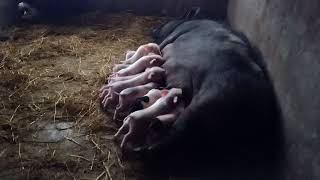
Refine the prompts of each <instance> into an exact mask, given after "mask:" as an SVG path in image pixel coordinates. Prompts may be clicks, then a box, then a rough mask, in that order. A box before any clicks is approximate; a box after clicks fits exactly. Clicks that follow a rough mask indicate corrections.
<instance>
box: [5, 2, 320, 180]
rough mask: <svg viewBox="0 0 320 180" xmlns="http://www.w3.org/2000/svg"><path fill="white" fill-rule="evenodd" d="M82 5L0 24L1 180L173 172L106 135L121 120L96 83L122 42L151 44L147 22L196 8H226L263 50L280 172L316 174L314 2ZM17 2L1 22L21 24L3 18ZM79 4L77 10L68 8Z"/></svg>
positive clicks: (285, 175) (121, 51)
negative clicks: (278, 132) (147, 163)
mask: <svg viewBox="0 0 320 180" xmlns="http://www.w3.org/2000/svg"><path fill="white" fill-rule="evenodd" d="M10 2H12V1H10ZM79 2H81V3H83V5H82V6H81V3H79ZM79 2H78V3H77V4H76V5H75V3H70V4H68V6H67V7H65V9H64V10H65V11H70V12H71V14H70V13H67V17H63V19H61V18H60V19H59V20H58V23H57V21H54V22H51V20H52V19H50V21H47V20H46V19H45V20H41V21H36V22H34V21H31V22H30V21H28V22H26V21H19V22H18V23H15V25H14V26H12V27H10V28H8V29H4V30H3V31H2V32H3V33H4V34H5V36H6V37H8V40H7V41H5V42H1V44H0V46H1V51H0V60H1V64H0V68H1V71H0V73H1V74H0V78H1V81H0V91H1V93H0V97H1V98H0V99H1V106H2V107H1V110H0V123H1V124H0V126H1V129H0V136H1V137H0V138H1V140H0V142H1V144H0V148H1V149H0V169H1V171H0V178H1V179H37V178H38V179H46V178H48V179H103V178H106V179H157V178H158V179H176V177H174V176H173V175H172V172H170V171H169V173H165V172H162V173H160V174H161V175H162V176H159V174H156V175H155V174H153V173H150V171H147V170H146V167H144V166H143V164H142V163H141V162H139V161H126V160H125V159H124V158H123V157H122V153H121V151H120V149H119V147H118V145H117V144H115V143H114V142H113V141H112V137H113V135H114V133H115V132H116V131H117V128H118V126H117V125H116V124H115V123H114V122H112V121H111V117H112V115H110V114H105V113H103V112H102V110H101V108H100V100H99V97H98V94H99V92H98V90H99V88H100V87H101V85H102V84H103V83H104V81H105V77H106V76H107V75H108V74H109V73H110V72H111V68H112V66H113V65H114V64H115V63H117V62H119V61H121V60H123V59H124V55H125V52H126V51H127V50H128V49H135V48H137V47H138V46H139V45H141V44H144V43H147V42H150V41H152V39H151V37H150V31H151V29H152V28H153V27H156V26H158V25H160V24H162V23H163V22H166V21H167V20H168V19H170V18H171V17H174V16H178V15H180V14H181V13H183V12H184V11H185V10H187V9H189V8H191V7H194V6H199V7H201V8H202V10H203V11H204V12H205V16H206V17H210V18H213V19H217V20H223V19H225V18H226V16H227V13H226V12H227V9H228V18H229V21H230V23H231V25H233V27H234V28H236V29H240V30H241V31H244V32H245V33H246V35H247V36H248V37H249V38H250V39H251V40H252V41H253V42H254V43H255V44H257V45H258V46H259V47H260V48H261V50H262V52H263V54H264V55H265V57H267V65H268V70H269V71H270V74H271V77H272V79H273V82H274V85H275V90H276V92H277V95H278V99H279V103H280V106H281V109H282V113H283V116H284V118H283V119H284V122H283V124H284V129H285V131H284V137H285V139H287V142H286V143H285V144H286V145H285V146H286V147H285V155H286V157H287V159H288V160H286V162H285V163H284V164H285V165H284V167H286V168H284V170H281V173H280V174H281V175H277V177H278V179H306V178H307V179H318V178H319V176H320V175H319V172H320V169H319V167H320V164H319V157H318V156H319V153H318V152H319V144H318V143H317V142H318V140H319V138H318V134H319V133H320V132H319V123H318V118H319V117H320V116H319V111H318V109H319V98H318V96H317V94H318V93H317V92H319V86H318V84H319V83H318V81H319V79H320V77H319V73H318V70H319V62H318V61H317V59H318V58H319V52H320V51H319V49H318V47H319V43H318V42H319V41H317V40H314V39H318V38H319V33H318V32H319V31H317V29H319V23H318V21H317V19H319V13H318V12H317V8H319V3H318V2H317V1H316V0H314V1H310V3H303V2H302V3H299V2H295V3H290V2H289V1H282V2H277V3H276V2H269V1H265V0H259V1H257V2H254V3H253V2H249V1H243V2H237V1H233V0H230V2H229V5H228V7H227V1H223V0H216V1H206V0H188V1H182V0H176V1H170V0H166V1H148V0H144V1H143V0H141V1H139V3H136V2H133V1H129V0H121V1H99V0H95V1H90V3H89V2H87V1H79ZM1 3H2V4H1ZM14 7H15V6H13V5H12V4H11V5H10V3H9V4H6V3H5V1H2V2H0V8H1V10H0V14H1V17H0V23H1V26H6V25H10V24H13V23H14V22H17V17H15V16H10V18H9V19H5V18H4V17H5V15H6V14H10V13H12V12H13V11H15V10H14ZM75 7H77V8H76V9H77V11H79V12H81V14H78V12H77V13H76V14H73V11H72V9H75ZM83 7H85V8H83ZM292 9H293V11H291V10H292ZM97 10H98V11H97ZM83 12H86V13H84V14H83ZM50 15H52V14H50ZM164 16H171V17H164ZM1 18H4V19H1ZM279 37H280V38H279ZM298 40H299V41H298ZM274 44H278V47H277V48H275V46H274ZM299 44H300V46H301V47H300V46H299ZM301 44H302V45H301ZM295 45H296V46H295ZM317 45H318V46H317ZM292 79H294V81H292ZM306 92H308V93H306ZM297 94H298V96H297ZM279 138H280V137H279ZM195 156H197V155H196V154H195ZM195 166H197V165H195ZM216 174H218V175H216V176H218V177H221V176H222V175H221V174H220V173H219V172H217V173H216ZM268 175H269V174H268ZM200 176H201V175H200ZM200 176H199V175H198V176H196V177H200ZM211 177H213V176H211ZM180 178H181V177H180ZM177 179H179V177H177ZM273 179H276V178H273Z"/></svg>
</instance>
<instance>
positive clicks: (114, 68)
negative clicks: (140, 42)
mask: <svg viewBox="0 0 320 180" xmlns="http://www.w3.org/2000/svg"><path fill="white" fill-rule="evenodd" d="M135 53H136V52H135V51H131V50H129V51H127V53H126V60H128V59H129V58H131V57H132V56H133V55H134V54H135ZM128 66H129V64H116V65H115V66H114V67H113V68H112V72H114V73H115V72H118V71H120V70H121V69H124V68H127V67H128Z"/></svg>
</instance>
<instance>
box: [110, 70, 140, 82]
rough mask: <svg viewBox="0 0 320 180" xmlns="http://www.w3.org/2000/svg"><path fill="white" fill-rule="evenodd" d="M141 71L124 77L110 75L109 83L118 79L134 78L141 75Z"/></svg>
mask: <svg viewBox="0 0 320 180" xmlns="http://www.w3.org/2000/svg"><path fill="white" fill-rule="evenodd" d="M140 74H141V73H139V74H135V75H131V76H123V77H119V76H110V77H108V84H112V83H115V82H118V81H125V80H129V79H133V78H135V77H137V76H139V75H140Z"/></svg>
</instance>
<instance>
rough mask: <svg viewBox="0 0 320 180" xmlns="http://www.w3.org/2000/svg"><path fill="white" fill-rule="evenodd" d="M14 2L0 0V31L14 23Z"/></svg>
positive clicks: (12, 0) (15, 10)
mask: <svg viewBox="0 0 320 180" xmlns="http://www.w3.org/2000/svg"><path fill="white" fill-rule="evenodd" d="M16 4H17V2H15V0H0V30H1V28H3V27H6V26H8V25H11V24H12V23H14V21H15V18H16V17H15V14H16V12H17V9H16Z"/></svg>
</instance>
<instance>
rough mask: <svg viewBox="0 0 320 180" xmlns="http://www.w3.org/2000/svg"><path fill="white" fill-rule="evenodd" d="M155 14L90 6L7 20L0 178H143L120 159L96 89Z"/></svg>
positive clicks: (1, 70) (143, 37) (141, 38)
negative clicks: (50, 20) (83, 11)
mask: <svg viewBox="0 0 320 180" xmlns="http://www.w3.org/2000/svg"><path fill="white" fill-rule="evenodd" d="M163 20H164V19H161V18H156V17H143V16H140V17H138V16H134V15H131V14H127V13H124V14H111V15H110V14H109V15H102V16H101V15H99V16H98V14H96V13H93V14H90V15H86V16H82V17H81V18H76V19H70V20H68V21H67V22H66V23H63V24H64V25H63V24H60V25H41V24H37V25H30V24H23V25H18V26H17V27H15V28H12V29H11V30H10V31H9V34H10V35H11V38H12V39H11V40H9V41H7V42H3V43H0V179H105V178H106V179H145V178H146V177H145V176H144V175H143V174H144V173H143V170H142V169H143V168H141V167H140V165H139V163H138V162H125V161H122V160H121V158H120V157H121V153H120V151H119V149H118V145H117V144H115V143H114V142H113V141H112V140H111V138H112V136H113V134H114V133H115V132H116V129H117V127H116V125H115V124H114V123H113V122H112V121H111V119H110V117H111V116H108V115H105V114H104V113H103V112H102V111H101V109H100V105H99V97H98V90H99V88H100V87H101V85H102V84H103V83H104V80H105V77H106V75H107V74H108V73H109V72H110V70H111V67H112V65H113V64H114V63H116V62H118V61H120V60H121V59H123V58H124V53H125V52H126V50H128V49H134V48H136V47H137V46H138V45H140V44H143V43H146V42H149V41H150V37H149V32H150V29H151V27H154V26H156V25H158V24H160V23H161V22H163ZM66 24H67V25H66ZM147 179H148V178H147Z"/></svg>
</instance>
